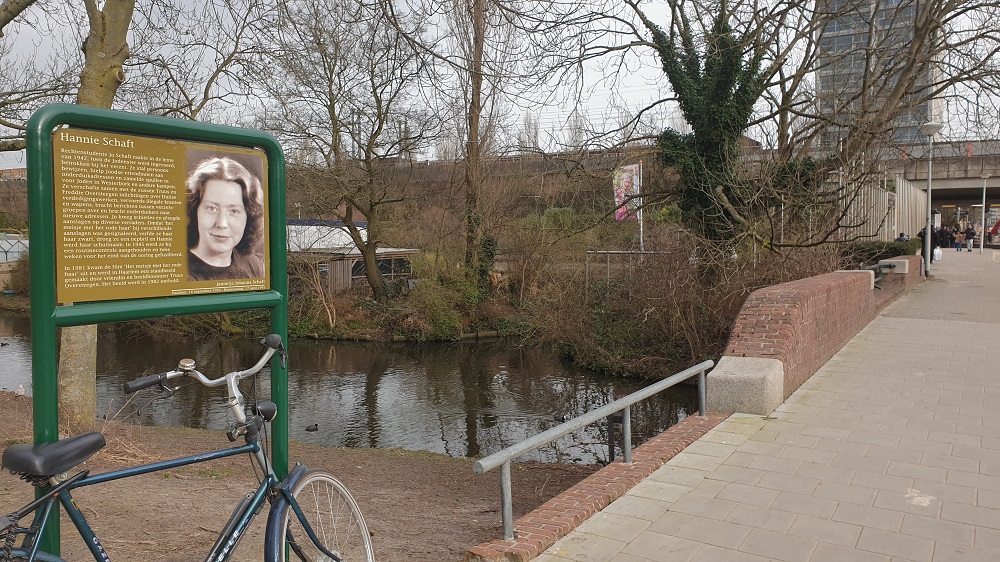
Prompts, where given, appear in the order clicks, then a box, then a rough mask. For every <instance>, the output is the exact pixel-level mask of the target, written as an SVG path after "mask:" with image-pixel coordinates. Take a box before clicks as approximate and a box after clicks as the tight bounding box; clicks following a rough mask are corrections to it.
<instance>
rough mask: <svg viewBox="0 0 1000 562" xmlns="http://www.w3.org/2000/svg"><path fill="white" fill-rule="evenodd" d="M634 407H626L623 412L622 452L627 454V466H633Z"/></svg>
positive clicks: (625, 461)
mask: <svg viewBox="0 0 1000 562" xmlns="http://www.w3.org/2000/svg"><path fill="white" fill-rule="evenodd" d="M631 412H632V407H631V406H625V409H624V410H622V441H623V442H622V452H624V453H625V460H624V461H623V462H624V463H625V464H632V413H631Z"/></svg>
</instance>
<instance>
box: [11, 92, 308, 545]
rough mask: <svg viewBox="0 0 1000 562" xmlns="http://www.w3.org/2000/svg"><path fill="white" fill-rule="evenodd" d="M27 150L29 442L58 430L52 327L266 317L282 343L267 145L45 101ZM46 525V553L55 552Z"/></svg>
mask: <svg viewBox="0 0 1000 562" xmlns="http://www.w3.org/2000/svg"><path fill="white" fill-rule="evenodd" d="M27 143H28V146H27V156H28V213H29V220H30V226H29V234H30V240H31V252H30V253H29V256H30V265H31V337H32V346H31V347H32V350H31V353H32V384H33V386H34V392H33V408H34V426H33V427H34V439H35V443H49V442H53V441H56V440H57V439H58V435H59V415H58V411H59V410H58V405H59V396H58V384H57V378H58V372H57V371H58V361H57V355H58V342H57V337H56V334H57V329H58V328H61V327H66V326H78V325H85V324H100V323H105V322H121V321H128V320H141V319H148V318H159V317H165V316H179V315H186V314H205V313H213V312H225V311H234V310H245V309H254V308H266V309H268V310H269V311H270V316H271V332H272V333H276V334H279V335H281V336H282V339H287V332H288V306H287V303H288V298H287V294H288V290H287V284H288V281H287V279H288V278H287V256H286V248H285V184H284V181H285V161H284V154H283V153H282V150H281V146H280V145H279V144H278V142H277V140H275V139H274V137H272V136H271V135H269V134H267V133H263V132H261V131H254V130H249V129H240V128H235V127H224V126H219V125H210V124H206V123H197V122H193V121H182V120H178V119H169V118H164V117H155V116H149V115H140V114H133V113H125V112H121V111H111V110H104V109H95V108H90V107H84V106H79V105H66V104H54V105H48V106H45V107H43V108H41V109H39V110H38V111H36V112H35V113H34V114H33V115H32V117H31V119H30V120H29V121H28V131H27ZM213 180H215V181H213ZM240 197H241V198H242V204H237V203H238V200H239V198H240ZM227 201H228V203H226V202H227ZM210 203H211V204H210ZM213 212H215V213H216V215H217V216H216V218H215V222H214V225H213V223H212V216H211V214H212V213H213ZM218 216H222V217H224V218H222V219H219V218H218ZM227 252H228V253H227ZM201 256H205V257H201ZM226 263H228V265H226ZM271 376H272V381H271V399H272V400H273V401H274V402H275V403H276V404H278V415H277V417H276V418H275V419H274V422H273V447H274V449H273V451H274V468H275V472H277V473H278V475H279V476H284V475H285V474H287V471H288V372H287V369H286V368H285V367H283V366H282V365H281V362H280V361H278V360H277V359H275V360H273V361H272V364H271ZM51 523H53V524H50V527H49V528H47V529H46V535H45V537H43V544H42V546H43V548H44V549H45V550H46V551H47V552H51V553H53V554H58V553H59V526H58V520H55V521H52V522H51Z"/></svg>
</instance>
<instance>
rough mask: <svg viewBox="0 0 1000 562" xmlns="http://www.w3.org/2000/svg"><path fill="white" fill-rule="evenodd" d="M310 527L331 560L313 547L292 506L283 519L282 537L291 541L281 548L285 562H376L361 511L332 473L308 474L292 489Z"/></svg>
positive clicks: (282, 561)
mask: <svg viewBox="0 0 1000 562" xmlns="http://www.w3.org/2000/svg"><path fill="white" fill-rule="evenodd" d="M292 496H293V497H294V498H295V501H296V502H297V503H298V504H299V508H301V509H302V513H303V514H305V518H306V520H307V521H308V522H309V526H310V527H312V530H313V532H314V533H315V534H316V537H317V538H318V539H319V542H320V544H322V545H323V548H325V549H326V550H327V551H329V552H330V553H331V554H333V555H334V556H335V557H336V558H331V557H330V556H327V555H326V554H325V553H323V551H322V550H320V549H319V548H317V547H316V545H315V544H313V541H312V540H310V538H309V536H308V535H307V534H306V531H305V529H304V528H303V527H302V524H301V522H300V521H299V519H298V517H297V516H296V514H295V510H293V509H292V506H290V505H289V506H288V507H287V508H285V513H284V514H283V516H282V521H283V523H282V536H283V537H285V539H286V540H287V541H288V545H287V548H282V549H281V559H280V560H281V562H290V561H302V562H333V561H335V560H337V559H338V558H339V559H340V560H343V561H344V562H375V551H374V549H373V548H372V538H371V535H370V534H369V533H368V526H367V525H365V520H364V518H363V517H362V516H361V508H359V507H358V503H357V502H356V501H354V498H353V497H351V493H350V492H348V491H347V487H346V486H344V484H343V483H342V482H341V481H340V480H337V478H336V477H335V476H334V475H333V474H332V473H330V471H328V470H323V469H314V470H310V471H309V472H307V473H306V475H305V476H303V477H302V479H301V480H299V483H298V484H296V486H295V488H294V489H293V490H292Z"/></svg>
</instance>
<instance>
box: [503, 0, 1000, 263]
mask: <svg viewBox="0 0 1000 562" xmlns="http://www.w3.org/2000/svg"><path fill="white" fill-rule="evenodd" d="M557 6H558V9H551V10H548V12H544V13H543V12H532V13H531V14H528V15H531V16H533V17H536V18H537V19H535V23H536V24H535V27H536V28H537V29H541V28H543V27H544V26H545V25H546V24H547V25H548V26H549V27H548V29H550V30H553V31H552V32H553V33H557V34H560V35H561V36H562V37H563V39H564V44H565V45H567V46H574V47H565V48H563V49H561V50H556V51H554V55H553V59H554V60H553V61H552V62H553V64H552V66H550V67H549V70H550V73H549V75H550V76H552V77H553V79H554V80H557V81H559V82H562V83H563V84H566V83H567V82H568V81H570V80H575V81H576V82H575V83H576V84H582V83H583V82H582V79H583V78H584V75H585V74H586V72H587V70H588V69H592V68H594V67H595V66H597V67H598V68H601V69H604V71H605V72H607V73H609V74H607V75H606V76H605V78H607V79H609V80H612V81H613V80H616V79H617V77H616V76H615V73H617V72H619V71H620V70H621V69H624V68H628V67H630V66H631V65H634V64H635V61H637V60H638V61H647V63H648V61H649V60H650V59H649V55H650V54H652V55H653V56H655V58H656V59H657V61H658V62H659V65H660V67H661V68H662V71H663V76H664V77H665V78H666V79H667V81H668V82H669V84H670V87H671V90H672V96H669V97H665V98H662V99H660V100H656V101H654V102H653V103H651V104H649V105H648V106H647V107H645V108H643V109H642V110H640V111H639V112H637V113H635V115H634V117H633V122H638V121H639V120H641V119H643V117H644V116H645V115H646V114H648V113H649V112H651V111H654V110H656V109H657V108H659V107H661V106H662V105H663V104H665V103H667V102H671V103H673V102H676V103H678V104H679V107H680V108H681V110H682V112H683V114H684V117H685V120H686V121H687V123H688V124H689V125H690V127H691V131H690V132H684V131H679V130H675V129H672V128H669V127H667V128H665V129H664V131H663V132H662V134H660V135H659V137H658V139H656V140H657V143H658V144H659V148H660V150H661V153H662V154H663V158H664V162H665V163H667V164H669V165H672V166H674V167H675V168H676V169H677V170H678V172H679V174H680V179H681V181H680V184H679V189H678V191H676V192H667V193H660V194H647V198H646V199H645V202H646V203H647V204H649V205H661V204H665V203H670V202H675V203H677V204H679V206H680V207H681V209H682V211H683V212H684V216H685V222H686V224H687V225H688V226H689V228H691V229H693V230H695V231H696V232H700V233H701V234H703V235H704V236H706V237H707V238H710V239H718V240H725V241H726V242H727V243H732V241H733V240H734V239H735V240H737V241H738V240H743V239H746V240H750V239H754V240H757V242H758V243H761V244H764V245H765V246H766V247H768V248H776V247H779V246H780V245H781V244H784V245H789V246H801V245H814V244H821V243H825V242H828V241H831V240H836V241H838V242H839V241H842V240H846V239H850V238H851V236H852V235H851V234H850V233H851V232H852V228H853V227H855V226H857V224H856V223H855V222H854V219H852V218H850V217H853V216H856V215H854V214H852V213H850V212H849V211H848V210H847V209H846V208H845V207H847V206H850V205H851V204H853V202H855V201H856V200H857V199H858V191H857V190H858V189H861V187H862V186H863V185H865V184H866V183H868V180H869V179H870V178H872V177H874V176H875V175H876V174H877V173H879V172H880V170H879V167H878V162H879V159H880V158H883V157H885V156H886V155H892V153H893V151H894V150H897V154H898V149H897V147H898V146H899V144H900V143H907V142H911V143H912V142H913V140H912V139H910V140H907V139H905V138H904V135H901V134H900V131H903V130H904V128H905V127H906V125H905V123H906V121H907V119H909V122H910V125H909V126H910V127H911V128H915V127H912V125H913V124H914V123H915V122H917V121H918V120H921V119H922V120H928V119H931V118H938V119H940V117H939V115H935V114H932V112H931V110H929V109H928V108H931V107H933V105H934V103H935V102H934V100H939V99H945V100H947V101H948V102H949V103H950V105H952V106H958V105H962V104H964V105H965V106H966V107H972V106H976V107H980V106H981V104H982V103H983V102H984V101H985V100H988V101H987V107H990V108H992V107H994V106H995V101H993V100H995V99H996V93H997V92H998V90H997V86H998V84H997V78H998V73H997V63H996V62H995V59H996V57H995V56H994V55H995V53H996V51H997V49H998V45H1000V38H998V37H997V36H996V34H995V33H993V31H992V30H991V28H990V25H991V24H990V23H988V22H991V21H996V20H997V19H998V17H1000V7H997V6H996V5H995V3H991V2H973V3H969V2H958V1H956V0H931V1H930V2H919V3H918V2H916V1H915V0H904V1H902V2H888V1H885V2H883V1H881V0H873V1H859V2H820V3H814V2H811V1H810V2H805V1H792V2H771V3H763V4H762V3H760V2H749V1H745V0H736V1H733V0H695V1H690V0H667V2H666V6H667V9H668V12H667V14H666V15H665V16H661V15H659V13H657V12H654V11H652V10H651V9H650V8H649V5H648V4H646V3H644V2H641V0H626V1H625V2H624V3H623V4H620V5H617V6H608V5H607V4H605V3H603V2H591V1H588V0H580V1H578V2H568V3H567V2H560V3H558V4H557ZM522 15H524V14H522ZM845 28H849V29H850V30H851V33H850V34H844V33H843V32H842V30H843V29H845ZM838 30H840V31H838ZM845 35H850V37H847V38H845V37H844V36H845ZM845 41H847V43H846V44H844V42H845ZM848 71H849V72H850V74H848ZM848 76H850V78H847V77H848ZM838 77H839V78H838ZM838 79H839V80H841V81H849V83H846V82H845V83H843V84H840V86H842V87H841V88H840V90H839V91H838V90H837V86H838V84H836V83H834V84H832V86H833V89H832V90H831V88H829V87H828V86H831V84H828V83H827V82H824V81H830V80H833V81H836V80H838ZM581 90H582V88H577V91H581ZM570 91H573V89H570ZM830 91H835V92H837V95H835V96H826V97H824V95H821V94H822V92H830ZM975 91H978V92H989V93H988V94H986V95H983V94H980V95H979V96H978V97H971V96H970V92H975ZM972 114H973V115H976V114H981V115H983V116H984V117H987V116H988V117H989V119H984V120H983V121H980V122H978V123H974V124H970V125H968V126H966V125H965V124H963V125H962V126H963V128H965V129H967V132H965V131H963V132H964V133H965V134H969V135H972V136H976V135H980V136H981V135H985V134H991V133H988V131H993V130H995V121H993V119H994V118H993V117H992V116H993V115H995V112H993V113H991V112H990V111H973V112H972ZM901 123H902V124H901ZM916 124H919V123H916ZM630 128H633V127H630V126H629V125H628V124H627V123H625V124H622V123H619V124H617V126H614V127H610V128H607V129H605V131H604V133H605V135H607V136H606V137H602V136H601V135H599V134H596V132H595V134H593V135H591V136H590V138H588V139H587V142H588V143H597V144H601V142H602V139H605V142H604V144H606V145H608V146H620V145H621V144H622V143H623V142H630V141H629V140H627V139H626V140H622V137H621V135H620V133H621V132H622V131H627V130H629V129H630ZM634 129H635V133H631V134H630V135H629V136H631V139H632V141H631V142H634V141H642V140H643V139H644V138H648V137H647V132H646V131H648V129H646V128H644V127H635V128H634ZM650 140H652V139H650ZM831 140H835V141H836V142H831ZM918 140H919V139H918ZM832 177H837V178H846V180H845V181H840V182H838V181H834V180H832V179H831V178H832ZM649 195H653V196H649ZM796 206H798V207H799V208H801V209H808V210H809V212H808V213H805V215H808V216H809V217H811V219H812V222H813V227H814V228H810V229H806V228H803V229H800V232H801V233H802V236H801V237H799V238H795V239H789V238H787V237H785V239H784V242H781V241H779V239H778V238H777V237H774V236H773V231H772V229H771V228H770V227H771V226H773V225H777V224H779V222H780V220H779V219H778V218H777V217H776V215H775V213H776V212H777V210H778V209H781V208H785V209H787V208H789V207H796ZM820 219H822V220H820ZM874 220H875V221H878V220H879V217H875V218H874ZM820 223H821V224H820Z"/></svg>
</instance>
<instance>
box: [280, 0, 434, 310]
mask: <svg viewBox="0 0 1000 562" xmlns="http://www.w3.org/2000/svg"><path fill="white" fill-rule="evenodd" d="M281 10H282V12H281V17H280V19H279V26H278V27H277V28H276V29H275V33H274V34H273V35H271V36H270V37H269V40H270V41H271V42H272V43H273V45H274V46H275V50H274V55H275V56H274V58H273V59H272V64H273V68H274V72H275V73H277V74H280V75H281V76H282V77H283V79H282V80H278V81H274V82H273V83H271V84H270V85H269V86H268V88H269V94H270V97H271V98H272V99H273V100H274V101H273V102H272V103H271V104H270V105H269V106H268V108H267V111H266V112H265V114H264V115H263V116H262V123H263V126H264V127H265V128H267V129H269V130H271V131H274V133H275V134H276V135H277V136H278V137H279V138H281V139H283V140H285V141H286V143H287V144H288V145H290V146H292V147H296V148H294V149H293V150H292V151H291V161H292V162H293V163H294V164H296V165H298V166H301V167H303V168H312V169H313V173H312V174H309V175H310V177H311V178H312V181H309V182H307V185H309V186H311V189H312V190H311V193H310V195H309V201H308V203H307V204H308V205H311V207H312V211H313V213H315V214H317V215H320V216H332V217H335V218H337V219H339V220H341V221H343V222H344V224H345V225H346V226H347V229H348V231H349V233H350V235H351V238H352V240H353V241H354V243H355V244H356V245H357V247H358V248H359V249H360V250H361V252H362V255H363V256H364V262H365V275H366V278H367V280H368V284H369V285H370V286H371V289H372V292H373V295H374V296H375V298H376V299H377V300H379V301H385V300H386V299H387V297H388V292H387V288H386V283H385V280H384V279H383V277H382V275H381V273H380V272H379V269H378V258H377V248H378V246H379V244H381V243H382V239H381V235H382V234H381V221H382V213H383V211H382V208H383V207H384V206H386V205H391V204H394V203H399V202H401V201H404V200H405V199H406V193H405V187H406V179H405V177H406V167H407V166H408V165H409V162H408V161H407V160H406V158H407V157H408V156H409V155H411V154H413V153H415V152H417V149H418V148H420V147H422V146H423V145H424V144H426V143H427V142H428V141H429V140H430V139H431V138H432V137H433V131H434V128H435V125H434V123H433V119H431V115H430V114H429V113H428V112H426V111H424V110H423V109H422V108H421V99H420V97H419V90H418V87H417V86H418V80H419V78H420V77H421V74H422V72H423V69H424V67H425V64H426V62H425V59H424V58H423V57H421V56H419V55H420V53H418V52H417V51H416V50H414V49H413V48H412V46H411V45H410V44H409V43H407V42H406V41H403V40H402V38H401V37H399V35H398V34H397V33H395V30H394V29H393V28H392V27H391V26H389V25H387V24H386V22H385V20H384V17H383V14H382V12H381V11H379V10H378V9H377V8H376V7H375V6H372V5H365V4H363V3H358V2H352V1H350V0H292V1H288V2H285V3H284V4H283V5H282V8H281Z"/></svg>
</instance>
